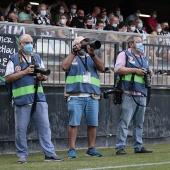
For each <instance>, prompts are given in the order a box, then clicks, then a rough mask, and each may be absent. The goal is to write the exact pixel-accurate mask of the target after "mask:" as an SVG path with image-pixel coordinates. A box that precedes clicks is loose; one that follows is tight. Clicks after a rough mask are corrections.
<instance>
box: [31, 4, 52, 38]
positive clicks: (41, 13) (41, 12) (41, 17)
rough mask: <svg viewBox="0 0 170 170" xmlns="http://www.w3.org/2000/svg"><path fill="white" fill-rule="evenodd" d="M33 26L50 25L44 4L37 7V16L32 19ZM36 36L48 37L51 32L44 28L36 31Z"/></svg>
mask: <svg viewBox="0 0 170 170" xmlns="http://www.w3.org/2000/svg"><path fill="white" fill-rule="evenodd" d="M34 24H38V25H51V21H50V20H49V19H48V18H47V6H46V5H45V4H40V5H39V6H38V15H37V17H36V18H35V19H34ZM36 31H37V35H50V36H51V31H49V30H48V29H45V28H42V29H41V28H38V29H36Z"/></svg>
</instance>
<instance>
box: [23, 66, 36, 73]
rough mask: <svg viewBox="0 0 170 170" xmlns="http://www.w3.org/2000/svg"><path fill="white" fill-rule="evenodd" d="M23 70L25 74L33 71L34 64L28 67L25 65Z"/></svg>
mask: <svg viewBox="0 0 170 170" xmlns="http://www.w3.org/2000/svg"><path fill="white" fill-rule="evenodd" d="M24 72H25V75H27V74H32V73H34V65H30V66H29V67H27V68H26V69H25V70H24Z"/></svg>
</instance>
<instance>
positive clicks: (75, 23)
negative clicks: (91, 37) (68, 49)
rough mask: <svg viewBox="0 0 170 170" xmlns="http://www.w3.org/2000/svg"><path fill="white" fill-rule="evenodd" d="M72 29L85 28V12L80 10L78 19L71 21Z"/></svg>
mask: <svg viewBox="0 0 170 170" xmlns="http://www.w3.org/2000/svg"><path fill="white" fill-rule="evenodd" d="M70 27H74V28H85V26H84V11H83V10H82V9H79V10H78V11H77V17H74V18H73V19H72V21H71V24H70Z"/></svg>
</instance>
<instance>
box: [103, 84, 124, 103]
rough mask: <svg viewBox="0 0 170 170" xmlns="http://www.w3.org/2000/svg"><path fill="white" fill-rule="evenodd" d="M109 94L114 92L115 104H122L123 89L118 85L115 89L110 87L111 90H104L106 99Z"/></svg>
mask: <svg viewBox="0 0 170 170" xmlns="http://www.w3.org/2000/svg"><path fill="white" fill-rule="evenodd" d="M109 94H114V95H113V103H114V104H115V105H117V104H121V102H122V94H123V90H122V89H120V88H118V87H114V88H113V89H109V90H106V91H104V92H103V97H104V99H108V98H109Z"/></svg>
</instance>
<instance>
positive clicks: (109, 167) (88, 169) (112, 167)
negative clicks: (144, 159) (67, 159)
mask: <svg viewBox="0 0 170 170" xmlns="http://www.w3.org/2000/svg"><path fill="white" fill-rule="evenodd" d="M164 164H170V162H158V163H147V164H134V165H122V166H106V167H100V168H85V169H77V170H100V169H116V168H129V167H138V166H139V167H140V166H152V165H164Z"/></svg>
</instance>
